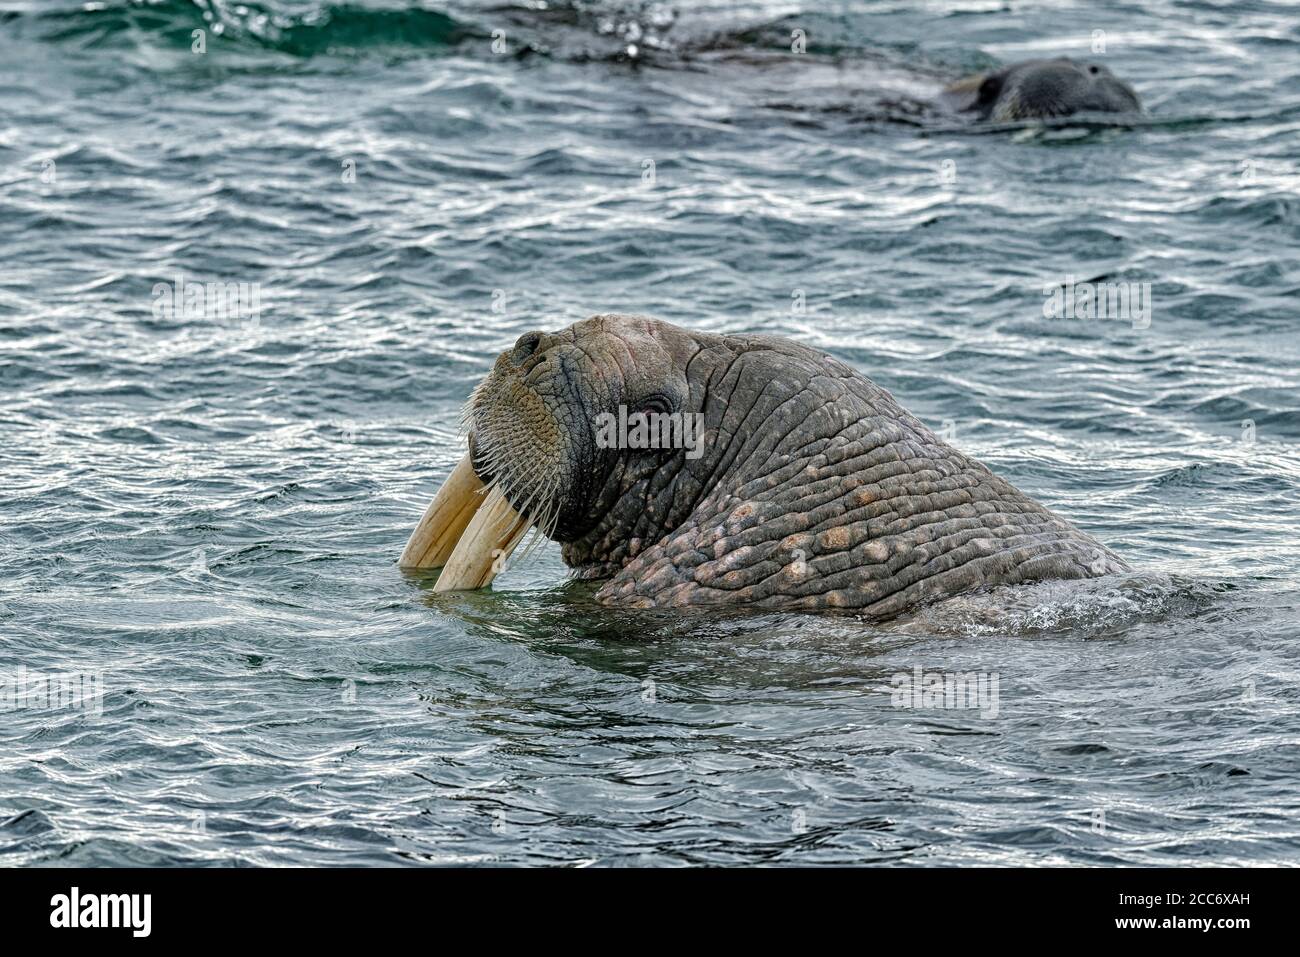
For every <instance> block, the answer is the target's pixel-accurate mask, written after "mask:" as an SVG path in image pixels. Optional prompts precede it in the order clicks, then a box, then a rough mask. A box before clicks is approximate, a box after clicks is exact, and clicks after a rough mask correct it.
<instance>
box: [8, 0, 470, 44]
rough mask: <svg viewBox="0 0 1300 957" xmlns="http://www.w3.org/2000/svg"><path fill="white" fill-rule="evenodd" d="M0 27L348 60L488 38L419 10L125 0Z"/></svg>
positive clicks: (44, 38)
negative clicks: (200, 43)
mask: <svg viewBox="0 0 1300 957" xmlns="http://www.w3.org/2000/svg"><path fill="white" fill-rule="evenodd" d="M0 24H4V25H6V26H8V27H10V28H12V29H13V30H14V31H15V32H17V33H19V34H20V35H22V36H25V37H30V38H31V39H35V40H37V41H40V42H45V43H52V44H58V45H63V46H69V47H72V48H76V49H87V50H89V49H105V48H107V49H116V48H121V47H128V48H136V47H140V46H155V47H157V46H162V47H169V48H174V49H193V46H194V44H195V43H196V42H197V40H196V37H195V35H194V31H195V30H203V31H205V36H204V37H203V41H204V43H205V44H206V46H207V50H208V51H209V52H213V51H214V48H216V47H217V45H218V44H225V45H232V44H233V45H234V46H235V47H236V48H242V49H243V50H244V51H254V50H266V51H272V52H276V53H282V54H287V55H289V56H294V57H311V56H315V55H319V54H329V55H347V54H359V53H367V52H383V51H388V50H398V49H410V50H420V49H426V50H427V49H432V50H438V49H446V48H451V47H455V46H457V45H459V44H460V43H462V42H464V41H466V40H469V39H473V38H479V39H485V38H487V37H488V36H489V34H486V33H484V32H483V31H481V30H479V29H477V28H476V27H474V26H473V25H471V24H469V23H466V22H462V21H461V20H458V19H456V18H455V17H453V16H451V15H450V14H447V13H443V12H441V11H438V10H431V9H426V8H421V7H414V8H408V9H393V8H387V9H385V8H369V7H365V6H361V5H358V4H349V3H339V4H319V5H316V6H313V7H311V8H309V9H307V10H305V11H301V10H300V11H295V12H292V13H291V12H287V11H284V10H282V9H280V8H278V7H276V6H274V5H266V4H258V3H256V2H253V3H249V2H241V3H239V4H229V3H227V2H225V0H149V2H142V0H124V2H118V3H105V4H85V5H81V4H79V5H78V6H77V7H75V8H64V9H54V10H51V9H49V8H43V9H39V10H32V11H25V12H24V11H9V12H6V13H3V14H0Z"/></svg>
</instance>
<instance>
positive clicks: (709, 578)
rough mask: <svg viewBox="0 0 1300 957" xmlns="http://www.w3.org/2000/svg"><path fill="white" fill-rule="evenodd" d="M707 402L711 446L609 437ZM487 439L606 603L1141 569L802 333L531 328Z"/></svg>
mask: <svg viewBox="0 0 1300 957" xmlns="http://www.w3.org/2000/svg"><path fill="white" fill-rule="evenodd" d="M620 403H622V404H625V405H626V406H627V407H628V409H629V410H630V411H636V410H642V409H644V410H649V411H660V412H663V411H668V412H702V413H703V415H704V425H705V428H706V430H707V431H706V432H705V435H704V444H703V451H702V454H701V455H700V457H699V458H696V459H693V460H692V459H690V458H688V457H687V455H686V453H685V451H684V450H682V449H668V450H653V449H647V450H635V449H619V448H600V447H598V443H597V439H596V427H595V425H594V422H595V421H596V416H597V414H598V413H601V412H614V411H615V410H616V409H617V407H618V406H619V404H620ZM467 423H468V425H469V427H470V453H471V456H472V462H473V465H474V469H475V471H476V472H477V473H478V475H479V477H480V478H482V479H483V480H484V481H485V482H489V483H491V482H493V481H496V482H498V483H500V485H501V487H502V488H503V489H504V490H505V491H506V494H507V498H508V499H509V500H510V501H511V502H512V503H513V504H514V505H515V506H516V507H517V508H519V509H520V510H521V511H523V512H524V514H525V515H526V516H529V517H532V518H534V519H536V520H538V521H539V522H542V523H543V527H544V528H546V529H547V530H548V531H549V532H550V536H551V537H552V538H554V539H556V540H558V541H560V542H562V543H563V556H564V560H565V561H566V562H567V563H568V564H569V565H570V566H572V567H573V568H575V569H577V573H578V575H579V576H580V577H585V578H608V579H609V580H608V581H606V582H605V583H604V584H603V585H602V586H601V588H600V589H599V591H598V593H597V598H598V599H599V600H600V601H601V602H603V603H606V604H610V605H620V606H632V607H650V606H681V605H695V606H698V605H728V604H749V605H754V606H759V607H763V608H774V609H776V608H780V609H806V610H822V609H832V608H844V609H861V610H863V611H864V612H866V613H868V614H871V615H878V616H889V615H893V614H897V613H899V612H901V611H904V610H906V609H908V608H910V607H912V606H915V605H917V604H919V603H922V602H928V601H933V600H936V599H941V598H945V597H948V596H952V595H957V594H960V593H963V592H968V591H971V590H973V589H977V588H982V587H986V586H991V585H997V584H1007V583H1016V582H1030V581H1039V580H1043V579H1065V578H1092V577H1097V576H1100V575H1106V574H1111V573H1115V572H1121V571H1125V570H1127V568H1128V566H1127V565H1126V564H1125V563H1124V562H1123V561H1122V560H1121V559H1120V558H1119V557H1118V556H1116V555H1115V554H1113V553H1112V552H1110V551H1109V550H1107V549H1106V548H1104V547H1103V546H1101V545H1100V544H1098V543H1097V542H1096V541H1094V540H1093V539H1092V538H1090V537H1088V536H1087V535H1085V534H1084V533H1082V532H1080V531H1079V530H1077V529H1076V528H1074V527H1073V526H1072V525H1070V524H1069V523H1068V522H1066V521H1065V520H1064V519H1062V518H1060V517H1059V516H1057V515H1055V514H1054V513H1052V512H1051V511H1049V510H1048V509H1046V508H1044V507H1043V506H1041V505H1039V504H1037V503H1036V502H1034V501H1032V500H1031V499H1029V498H1028V497H1026V496H1025V495H1024V494H1022V493H1021V492H1020V491H1019V490H1017V489H1016V488H1015V487H1013V486H1012V485H1011V484H1010V483H1008V482H1007V481H1005V480H1004V479H1002V478H999V477H998V476H996V475H994V474H993V473H992V472H990V471H989V470H988V469H987V468H986V467H985V466H983V465H981V464H980V463H979V462H976V461H974V460H973V459H970V458H968V457H967V456H965V455H963V454H962V453H961V452H959V451H957V450H956V449H954V448H952V447H951V446H949V445H947V444H946V443H945V442H943V441H942V440H941V439H940V438H939V437H937V436H936V435H935V434H934V433H933V432H931V431H930V430H929V429H928V428H926V427H925V426H924V425H922V424H921V423H920V422H919V421H918V420H917V419H915V418H914V417H913V416H912V415H910V414H909V413H908V412H906V411H905V410H904V409H903V408H902V407H901V406H899V405H898V403H897V402H895V401H894V399H893V397H892V396H891V395H890V394H889V393H887V392H886V391H884V390H883V389H881V388H880V387H879V386H877V385H875V384H873V383H872V382H870V381H869V380H868V379H866V378H864V377H863V376H861V375H860V374H858V373H857V372H855V371H854V370H853V369H851V368H849V367H848V366H847V365H845V364H844V363H843V362H840V361H839V360H838V359H835V358H833V357H831V356H829V355H826V354H824V353H821V352H818V351H817V350H815V349H810V348H808V347H806V346H802V345H799V344H797V343H795V342H791V341H789V340H786V339H780V338H776V337H769V336H750V335H744V336H717V335H710V334H707V333H699V332H691V331H689V330H686V329H682V328H679V327H677V326H673V325H670V324H669V323H666V322H660V321H657V320H654V319H650V318H647V317H644V316H624V315H603V316H594V317H592V318H590V319H587V320H584V321H582V322H579V323H575V324H574V325H572V326H570V327H568V328H567V329H562V330H560V331H559V332H555V333H536V332H530V333H527V334H525V335H524V336H521V337H520V339H519V341H518V343H517V344H516V345H515V347H514V349H512V350H510V351H508V352H505V353H503V354H502V355H501V356H500V357H499V358H498V359H497V362H496V365H495V367H494V369H493V371H492V373H491V374H490V375H489V376H488V378H487V379H485V380H484V382H483V384H482V385H481V386H480V387H479V388H478V390H476V392H475V394H474V397H473V398H472V399H471V401H470V406H469V407H468V409H467Z"/></svg>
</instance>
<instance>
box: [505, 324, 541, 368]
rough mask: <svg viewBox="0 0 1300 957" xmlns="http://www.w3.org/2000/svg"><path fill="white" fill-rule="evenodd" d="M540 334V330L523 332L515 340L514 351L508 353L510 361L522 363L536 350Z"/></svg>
mask: <svg viewBox="0 0 1300 957" xmlns="http://www.w3.org/2000/svg"><path fill="white" fill-rule="evenodd" d="M541 342H542V334H541V333H540V332H525V333H524V334H523V335H522V336H520V337H519V339H518V340H517V341H516V342H515V351H514V352H512V353H511V354H510V361H511V362H513V363H514V364H515V365H522V364H523V363H524V361H525V360H526V359H527V358H528V357H529V356H531V355H532V354H533V353H534V352H536V351H537V347H538V346H539V345H541Z"/></svg>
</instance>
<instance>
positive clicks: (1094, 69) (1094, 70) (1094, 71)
mask: <svg viewBox="0 0 1300 957" xmlns="http://www.w3.org/2000/svg"><path fill="white" fill-rule="evenodd" d="M1088 72H1089V73H1091V74H1092V75H1093V76H1096V75H1097V74H1098V73H1100V72H1101V70H1099V69H1097V65H1096V64H1095V63H1094V64H1092V65H1090V66H1089V67H1088Z"/></svg>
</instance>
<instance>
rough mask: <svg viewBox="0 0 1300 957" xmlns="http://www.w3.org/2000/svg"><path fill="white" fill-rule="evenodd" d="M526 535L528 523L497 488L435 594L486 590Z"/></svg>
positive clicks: (459, 544)
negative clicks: (484, 588) (478, 589)
mask: <svg viewBox="0 0 1300 957" xmlns="http://www.w3.org/2000/svg"><path fill="white" fill-rule="evenodd" d="M526 531H528V521H527V520H526V519H524V517H523V516H522V515H520V514H519V513H518V512H516V511H515V510H514V507H513V506H511V504H510V502H508V501H507V500H506V497H505V496H504V495H503V494H501V489H499V488H495V487H494V488H493V489H492V490H491V491H490V492H488V494H487V498H486V499H485V500H484V502H483V505H482V506H481V507H480V508H479V510H478V511H477V512H475V513H474V517H473V518H472V519H471V520H470V523H469V527H468V528H466V529H465V534H464V535H462V536H461V537H460V541H459V542H457V543H456V548H455V550H454V551H452V553H451V557H450V558H449V559H447V566H446V567H445V568H444V569H443V570H442V574H441V575H439V576H438V583H437V584H436V585H434V586H433V590H434V591H472V590H473V589H475V588H483V587H484V586H486V585H487V584H489V583H490V582H491V581H492V579H493V578H495V577H496V574H497V572H499V571H500V570H501V565H502V563H503V562H504V561H505V560H506V559H507V558H509V557H510V553H511V552H512V551H514V550H515V546H516V545H518V544H519V540H520V539H522V538H523V537H524V533H525V532H526Z"/></svg>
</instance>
